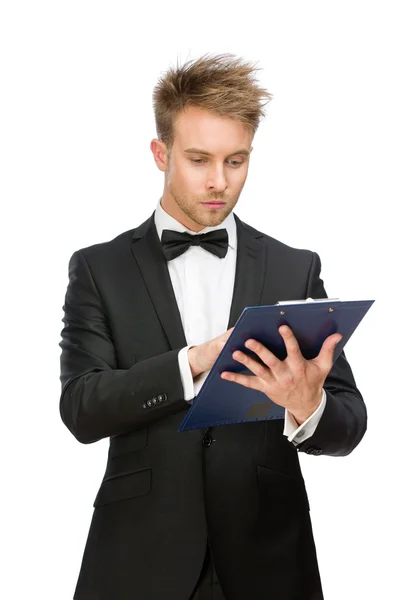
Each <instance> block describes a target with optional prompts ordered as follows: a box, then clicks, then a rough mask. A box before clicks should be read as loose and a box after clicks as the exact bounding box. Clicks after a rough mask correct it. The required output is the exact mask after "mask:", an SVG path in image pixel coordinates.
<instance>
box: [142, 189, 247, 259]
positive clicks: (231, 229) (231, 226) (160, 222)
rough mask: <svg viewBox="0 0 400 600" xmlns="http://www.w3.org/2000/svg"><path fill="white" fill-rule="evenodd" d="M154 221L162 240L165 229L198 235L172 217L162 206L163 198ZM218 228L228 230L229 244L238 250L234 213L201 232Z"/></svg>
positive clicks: (200, 232) (158, 204) (159, 202)
mask: <svg viewBox="0 0 400 600" xmlns="http://www.w3.org/2000/svg"><path fill="white" fill-rule="evenodd" d="M154 222H155V226H156V229H157V233H158V237H159V238H160V240H161V235H162V232H163V230H164V229H172V230H173V231H180V232H183V231H186V232H187V233H190V234H192V235H196V232H195V231H191V230H190V229H187V227H185V226H184V225H182V223H180V222H179V221H177V220H176V219H174V218H173V217H171V215H169V214H168V213H167V212H165V210H164V209H163V207H162V206H161V198H160V199H159V201H158V203H157V207H156V211H155V215H154ZM216 229H226V231H227V232H228V244H229V246H230V247H231V248H233V249H234V250H236V248H237V233H236V222H235V217H234V216H233V213H229V215H228V216H227V217H226V219H224V220H223V221H222V223H220V224H219V225H215V226H214V227H205V228H204V229H202V230H201V231H199V234H202V233H208V232H209V231H215V230H216Z"/></svg>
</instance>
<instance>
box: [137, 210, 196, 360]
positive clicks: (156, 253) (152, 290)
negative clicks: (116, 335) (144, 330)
mask: <svg viewBox="0 0 400 600" xmlns="http://www.w3.org/2000/svg"><path fill="white" fill-rule="evenodd" d="M132 252H133V255H134V257H135V259H136V261H137V263H138V266H139V269H140V272H141V274H142V277H143V280H144V283H145V285H146V287H147V290H148V292H149V295H150V298H151V301H152V303H153V305H154V308H155V310H156V313H157V316H158V318H159V320H160V323H161V326H162V328H163V330H164V333H165V335H166V337H167V339H168V342H169V344H170V346H171V350H174V349H176V348H183V347H185V346H187V342H186V337H185V333H184V331H183V326H182V320H181V316H180V312H179V308H178V304H177V302H176V298H175V292H174V288H173V286H172V282H171V278H170V276H169V271H168V266H167V261H166V260H165V257H164V254H163V251H162V247H161V242H160V238H159V237H158V233H157V229H156V226H155V223H154V213H153V214H152V216H151V217H150V218H149V219H148V220H147V221H145V222H144V223H143V224H142V225H140V227H137V228H136V229H135V232H134V234H133V238H132Z"/></svg>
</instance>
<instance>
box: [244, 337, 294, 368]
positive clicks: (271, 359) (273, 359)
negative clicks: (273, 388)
mask: <svg viewBox="0 0 400 600" xmlns="http://www.w3.org/2000/svg"><path fill="white" fill-rule="evenodd" d="M245 346H246V348H248V349H249V350H251V351H252V352H254V353H255V354H257V356H259V357H260V358H261V360H262V361H263V363H264V365H266V366H267V367H268V368H269V369H270V370H271V371H272V372H273V374H274V375H276V376H277V377H278V376H279V375H281V374H282V373H283V371H284V369H285V368H284V365H283V363H282V361H281V360H279V358H278V357H277V356H275V354H273V353H272V352H271V351H270V350H268V348H266V347H265V346H263V344H261V342H258V341H257V340H253V339H249V340H247V341H246V343H245ZM247 360H248V361H251V363H255V368H257V365H258V364H259V363H258V362H257V361H255V360H254V359H252V358H251V357H250V356H249V357H247ZM245 364H246V363H245ZM246 366H247V364H246ZM249 368H250V367H249ZM261 368H262V369H265V368H264V367H263V365H261ZM251 370H252V371H253V368H252V367H251ZM264 372H265V371H264Z"/></svg>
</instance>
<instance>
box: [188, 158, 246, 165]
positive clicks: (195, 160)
mask: <svg viewBox="0 0 400 600" xmlns="http://www.w3.org/2000/svg"><path fill="white" fill-rule="evenodd" d="M190 161H191V162H192V163H193V164H195V165H200V164H202V163H205V162H206V159H205V158H191V159H190ZM227 162H228V163H229V164H230V165H231V166H232V167H240V165H242V164H243V162H244V161H242V160H228V161H227Z"/></svg>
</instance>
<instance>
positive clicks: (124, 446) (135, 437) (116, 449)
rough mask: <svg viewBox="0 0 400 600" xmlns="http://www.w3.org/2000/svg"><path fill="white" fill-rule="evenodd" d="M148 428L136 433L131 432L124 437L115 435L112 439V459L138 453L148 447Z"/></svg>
mask: <svg viewBox="0 0 400 600" xmlns="http://www.w3.org/2000/svg"><path fill="white" fill-rule="evenodd" d="M147 436H148V428H147V427H142V428H141V429H137V430H136V431H129V432H128V433H123V434H122V435H114V436H112V437H111V438H110V450H109V456H110V458H114V457H115V456H120V455H121V454H128V452H136V450H141V449H142V448H145V447H146V446H147Z"/></svg>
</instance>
